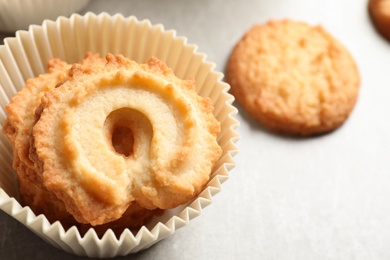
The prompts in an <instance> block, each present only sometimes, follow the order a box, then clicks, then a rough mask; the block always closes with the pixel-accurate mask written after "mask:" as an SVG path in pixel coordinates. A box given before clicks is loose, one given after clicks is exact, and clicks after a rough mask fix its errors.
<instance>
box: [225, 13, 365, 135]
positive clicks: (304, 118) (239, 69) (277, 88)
mask: <svg viewBox="0 0 390 260" xmlns="http://www.w3.org/2000/svg"><path fill="white" fill-rule="evenodd" d="M227 82H228V83H229V84H230V85H231V93H232V94H233V95H234V96H235V97H236V99H237V101H238V102H239V103H240V104H241V106H242V107H243V108H244V109H245V110H246V111H247V112H248V113H249V114H250V115H251V116H253V117H254V118H255V119H257V120H258V121H259V122H260V123H262V124H263V125H264V126H266V127H267V128H268V129H270V130H272V131H277V132H282V133H286V134H293V135H316V134H321V133H325V132H329V131H331V130H334V129H335V128H337V127H339V126H340V125H341V124H342V123H343V122H344V121H345V120H346V119H347V117H348V116H349V114H350V112H351V111H352V109H353V107H354V105H355V103H356V100H357V96H358V90H359V84H360V76H359V72H358V69H357V66H356V64H355V62H354V60H353V58H352V56H351V55H350V53H349V52H348V50H347V49H346V48H345V47H344V46H342V45H341V44H340V43H339V42H338V41H337V40H336V39H334V38H333V37H332V36H331V35H330V34H329V33H327V32H326V31H325V30H324V29H323V28H322V27H321V26H311V25H308V24H306V23H303V22H296V21H291V20H280V21H270V22H268V23H266V24H264V25H255V26H253V27H252V28H251V29H250V30H249V31H248V32H246V34H245V35H244V36H243V37H242V39H241V40H239V42H238V43H237V44H236V46H235V47H234V49H233V51H232V53H231V56H230V59H229V61H228V64H227Z"/></svg>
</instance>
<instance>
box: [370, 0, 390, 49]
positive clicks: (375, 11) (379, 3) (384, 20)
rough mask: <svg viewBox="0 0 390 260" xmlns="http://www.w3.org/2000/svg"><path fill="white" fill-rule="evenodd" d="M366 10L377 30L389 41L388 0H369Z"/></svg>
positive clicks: (389, 4)
mask: <svg viewBox="0 0 390 260" xmlns="http://www.w3.org/2000/svg"><path fill="white" fill-rule="evenodd" d="M368 12H369V13H370V17H371V20H372V22H373V23H374V25H375V27H376V29H377V30H378V32H379V33H380V34H381V35H382V36H383V37H385V38H386V39H387V40H388V41H390V0H369V2H368Z"/></svg>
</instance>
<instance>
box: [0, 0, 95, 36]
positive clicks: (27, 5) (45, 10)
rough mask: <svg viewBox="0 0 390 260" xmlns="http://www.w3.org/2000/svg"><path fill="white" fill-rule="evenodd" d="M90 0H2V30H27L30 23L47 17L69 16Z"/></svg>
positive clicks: (0, 6)
mask: <svg viewBox="0 0 390 260" xmlns="http://www.w3.org/2000/svg"><path fill="white" fill-rule="evenodd" d="M88 2H89V0H0V31H3V32H14V31H16V30H26V29H27V28H28V26H29V25H30V24H41V23H42V22H43V20H45V19H56V18H57V17H58V16H60V15H63V16H69V15H71V14H73V13H74V12H77V11H79V10H81V9H83V8H84V7H86V5H87V4H88Z"/></svg>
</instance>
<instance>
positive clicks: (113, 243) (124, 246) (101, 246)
mask: <svg viewBox="0 0 390 260" xmlns="http://www.w3.org/2000/svg"><path fill="white" fill-rule="evenodd" d="M96 21H100V22H101V23H104V21H108V22H107V23H111V22H118V23H122V24H126V25H129V24H131V26H133V24H134V26H136V27H134V28H138V27H140V28H141V29H139V30H154V31H155V32H156V33H158V34H160V35H159V36H158V37H167V39H169V40H171V41H172V42H173V43H172V44H177V45H180V46H181V45H182V46H181V48H182V49H181V53H180V55H181V56H179V57H172V56H169V55H168V54H169V53H168V54H165V53H163V52H164V51H165V50H164V49H161V53H159V52H157V54H158V55H160V56H164V55H165V58H163V59H162V60H163V61H165V62H166V63H167V64H168V66H169V67H171V66H170V64H169V63H170V62H171V64H177V63H179V64H180V62H182V61H181V60H180V59H181V58H182V59H185V57H187V60H188V59H189V61H185V62H187V63H188V64H189V65H188V66H190V65H191V66H192V65H193V63H196V64H198V63H199V62H198V60H199V61H200V64H199V68H198V71H197V72H196V73H197V74H196V75H201V76H203V74H200V73H203V70H204V71H206V72H205V75H206V76H207V77H205V79H202V80H201V81H203V82H201V83H199V84H200V85H201V84H203V85H201V86H197V88H198V87H199V90H200V92H202V93H203V95H207V96H208V95H210V97H211V99H212V100H213V98H214V99H216V100H213V103H215V104H214V105H218V106H215V111H216V112H215V113H217V115H216V117H217V119H218V116H219V117H220V119H219V120H220V121H221V123H222V131H221V134H220V135H219V142H220V145H221V147H222V149H223V154H222V156H221V158H220V160H219V161H218V162H217V164H216V167H215V169H214V171H213V172H212V174H211V177H210V180H209V182H208V183H207V185H206V187H205V188H204V189H203V191H202V192H201V193H200V195H199V196H198V197H196V198H195V199H193V200H192V201H190V202H189V203H188V204H186V205H182V206H179V207H177V208H175V209H172V210H167V211H166V213H164V214H163V215H162V216H161V217H155V218H154V220H152V222H151V223H150V224H147V225H146V226H143V227H142V228H141V229H140V230H139V231H138V232H136V233H134V234H133V233H132V232H130V231H129V230H128V229H126V230H125V231H124V232H123V233H122V234H121V235H120V236H119V237H116V236H115V234H114V233H113V232H112V231H111V230H108V231H107V232H106V233H105V234H104V235H103V236H102V237H100V238H99V237H98V236H97V234H96V232H95V230H93V229H90V230H89V231H88V232H87V233H86V234H85V235H84V236H81V235H80V233H79V231H78V230H77V228H76V227H72V228H70V229H68V230H64V228H63V227H62V225H61V224H60V223H59V222H55V223H52V224H51V223H49V221H48V220H47V218H46V217H45V216H44V215H38V216H36V215H35V214H34V212H33V211H32V210H31V209H30V208H29V207H28V206H25V207H22V206H21V204H20V203H19V202H18V200H17V199H16V198H15V196H17V193H16V192H15V191H14V189H15V188H14V187H12V188H10V187H9V186H12V185H14V183H15V180H12V178H14V177H13V176H12V174H11V173H9V171H10V170H9V168H10V167H9V165H7V166H4V167H3V168H0V170H1V171H2V172H0V209H2V210H3V211H5V212H6V213H8V214H9V215H11V216H12V217H13V218H15V219H16V220H18V221H20V222H21V223H22V224H24V225H25V226H26V227H28V228H29V229H30V230H32V231H33V232H34V233H36V234H37V235H38V236H40V237H41V238H42V239H44V240H45V241H47V242H48V243H50V244H52V245H54V246H56V247H58V248H61V249H63V250H65V251H67V252H69V253H73V254H77V255H84V256H90V257H114V256H119V255H127V254H129V253H135V252H138V251H140V250H142V249H146V248H148V247H150V246H151V245H153V244H154V243H156V242H158V241H160V240H161V239H163V238H165V237H167V236H169V235H171V234H173V233H174V232H175V231H176V230H177V229H179V228H181V227H183V226H185V225H187V224H188V223H189V221H190V220H191V219H193V218H195V217H197V216H199V215H200V214H201V212H202V210H203V209H204V208H205V207H207V206H208V205H210V204H211V203H212V198H213V196H214V195H216V194H217V193H219V191H220V190H221V185H222V183H224V182H225V181H226V180H227V179H228V178H229V171H230V170H231V169H232V168H233V167H234V166H235V162H234V160H233V156H234V155H235V154H236V153H237V152H238V149H237V147H236V145H235V143H236V142H237V140H238V139H239V136H238V134H237V133H236V132H235V129H236V128H237V127H238V125H239V123H238V121H237V120H236V119H235V118H234V117H235V115H236V114H237V109H236V108H235V107H234V106H233V105H232V103H233V101H234V98H233V96H232V95H230V94H229V93H228V90H229V88H230V87H229V85H228V84H227V83H225V82H223V74H222V73H221V72H216V71H215V70H214V68H215V67H216V66H215V63H212V62H208V61H206V55H205V54H204V53H199V52H198V51H197V49H198V47H197V45H194V44H188V43H187V38H186V37H181V36H180V37H179V36H177V35H176V31H175V30H172V29H171V30H165V29H164V26H163V25H162V24H156V25H152V23H151V22H150V21H149V20H148V19H144V20H141V21H139V20H137V18H136V17H135V16H129V17H124V16H123V15H121V14H116V15H113V16H111V15H109V14H107V13H100V14H98V15H96V14H94V13H91V12H89V13H86V14H85V15H78V14H74V15H72V16H71V17H70V18H66V17H59V18H58V19H57V20H55V21H51V20H45V21H44V22H43V24H42V26H37V25H33V26H30V27H29V30H28V31H18V32H17V33H16V36H15V37H12V38H6V39H5V40H4V45H2V46H0V105H1V106H2V111H0V123H1V127H2V125H3V122H4V120H5V116H6V115H5V111H4V106H5V104H6V103H7V102H8V101H9V99H10V98H11V97H12V95H13V94H14V93H15V92H16V91H17V90H19V89H20V88H21V87H23V83H24V81H25V80H26V78H29V77H31V76H37V75H36V74H38V72H41V71H42V70H44V66H43V64H37V65H36V64H35V63H34V64H33V65H31V64H30V63H31V62H30V59H34V57H35V56H37V55H35V56H34V52H33V51H30V50H27V49H28V48H30V49H31V48H34V47H31V46H30V47H26V46H25V45H26V43H35V44H36V45H37V46H38V43H37V42H36V41H39V40H40V39H50V37H54V38H53V39H54V40H53V41H55V40H56V38H55V37H57V36H58V35H59V34H60V33H58V35H56V30H59V31H60V30H64V31H66V30H69V29H68V28H69V27H71V26H77V24H78V23H80V24H84V25H85V24H88V26H89V25H90V24H89V23H91V24H94V25H96V24H98V23H97V22H96ZM95 22H96V23H95ZM81 26H83V25H81ZM85 26H86V25H85ZM122 26H124V25H122ZM129 26H130V25H129ZM137 26H138V27H137ZM126 28H127V27H126ZM131 28H133V27H131ZM134 30H135V29H134ZM137 30H138V29H137ZM51 32H54V36H53V35H51V34H50V33H51ZM126 32H127V31H126ZM140 32H142V31H140ZM61 33H63V31H61ZM65 33H68V32H65ZM73 33H74V31H73ZM142 33H143V32H142ZM153 33H154V32H153ZM153 33H151V34H150V35H151V36H153ZM161 35H162V36H161ZM39 37H41V38H39ZM145 37H148V36H145ZM153 37H154V36H153ZM57 40H58V39H57ZM161 43H165V42H161ZM101 44H102V45H104V43H101ZM152 44H153V43H152ZM60 45H61V42H60ZM65 45H66V43H64V42H62V45H61V46H62V47H64V46H65ZM154 45H156V44H154ZM154 45H153V48H157V47H155V46H154ZM37 46H35V47H36V48H38V47H37ZM169 47H170V48H172V47H171V46H169ZM55 48H56V47H55V46H54V47H52V50H50V51H51V53H48V52H45V50H43V51H42V52H40V53H39V55H38V56H39V57H35V58H36V59H37V60H39V59H41V60H40V62H41V63H42V62H43V61H46V60H44V58H47V57H43V56H45V55H46V56H50V54H52V56H54V55H55V56H56V57H57V56H60V57H58V58H60V59H64V58H65V59H64V60H65V61H68V62H69V60H70V62H75V61H73V60H71V59H73V58H74V57H77V55H78V54H77V52H80V53H82V51H83V50H72V51H71V52H67V51H69V50H67V49H66V47H64V49H63V50H61V49H60V48H59V47H58V49H55ZM102 48H104V47H102ZM113 48H115V47H113ZM134 48H135V47H134ZM159 48H160V47H159ZM161 48H162V47H161ZM159 50H160V49H159ZM29 51H30V52H29ZM92 51H94V50H92ZM145 51H146V50H144V52H145ZM170 51H171V52H172V51H174V49H172V50H170ZM129 52H130V50H129ZM42 53H43V54H44V55H43V54H42ZM143 55H146V54H143ZM158 55H157V58H160V59H161V57H158ZM184 55H187V56H184ZM61 56H62V57H61ZM125 56H130V57H129V58H134V57H131V55H125ZM153 56H154V55H153ZM136 58H138V59H141V58H140V57H138V56H137V57H136ZM175 58H177V59H179V58H180V59H179V61H176V63H174V61H171V60H175ZM6 59H7V60H6ZM8 59H10V60H8ZM164 59H165V60H164ZM23 60H26V61H27V63H23V62H22V61H23ZM34 66H35V67H34ZM12 68H14V69H12ZM175 69H176V71H179V74H182V75H177V76H178V77H180V76H181V77H187V76H191V75H192V73H193V72H192V70H191V68H185V69H184V70H183V69H182V68H180V69H177V68H173V70H174V72H175ZM207 70H208V71H207ZM42 73H43V71H42ZM194 73H195V72H194ZM175 74H176V73H175ZM209 81H210V82H211V83H213V84H214V85H212V86H211V87H210V88H211V89H206V88H205V87H203V86H204V85H206V86H207V85H208V84H211V83H208V82H209ZM214 81H215V82H214ZM201 95H202V94H201ZM1 135H2V134H0V137H1V138H0V152H1V153H0V161H2V162H7V163H9V157H10V151H9V148H10V145H9V144H8V143H7V141H6V140H5V138H4V136H1ZM5 168H6V169H5ZM4 169H5V170H4ZM4 183H8V185H6V184H4ZM6 190H8V193H7V191H6ZM9 193H13V194H9Z"/></svg>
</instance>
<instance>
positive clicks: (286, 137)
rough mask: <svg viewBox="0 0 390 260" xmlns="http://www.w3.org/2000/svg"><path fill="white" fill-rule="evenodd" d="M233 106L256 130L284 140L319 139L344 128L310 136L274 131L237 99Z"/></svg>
mask: <svg viewBox="0 0 390 260" xmlns="http://www.w3.org/2000/svg"><path fill="white" fill-rule="evenodd" d="M233 106H235V107H236V108H237V110H238V113H239V114H240V116H241V117H242V118H243V119H244V120H245V121H246V122H247V123H248V125H249V126H250V128H251V129H252V130H254V131H260V132H263V133H265V134H267V135H269V136H272V137H273V138H279V139H284V140H289V141H301V140H308V139H310V140H312V139H319V138H323V137H326V136H328V135H330V134H331V133H334V132H337V131H338V129H339V128H342V127H343V125H341V126H340V127H339V128H337V129H334V130H333V131H330V132H327V133H322V134H317V135H310V136H296V135H289V134H285V133H279V132H274V131H271V130H269V129H267V128H266V127H264V126H263V125H262V124H260V123H259V122H258V121H256V120H255V119H254V118H253V117H252V116H251V115H249V114H248V113H247V112H246V111H245V109H244V108H243V107H242V106H241V105H240V104H239V103H238V102H237V100H234V102H233Z"/></svg>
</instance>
